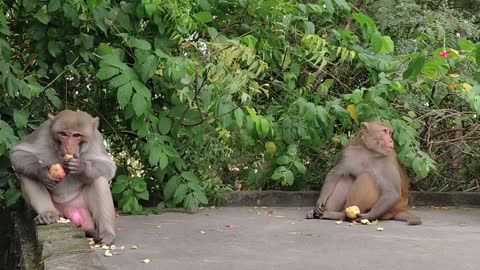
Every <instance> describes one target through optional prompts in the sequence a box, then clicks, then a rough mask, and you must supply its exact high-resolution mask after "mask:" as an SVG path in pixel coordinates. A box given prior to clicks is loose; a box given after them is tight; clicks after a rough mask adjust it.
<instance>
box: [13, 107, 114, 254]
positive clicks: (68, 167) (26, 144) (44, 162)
mask: <svg viewBox="0 0 480 270" xmlns="http://www.w3.org/2000/svg"><path fill="white" fill-rule="evenodd" d="M49 118H50V119H49V120H47V121H45V123H43V124H42V125H41V126H40V127H38V128H37V129H36V130H35V131H34V132H33V133H32V134H30V135H28V136H27V137H25V138H24V139H23V140H22V141H21V142H20V143H19V144H17V145H16V146H15V147H14V148H13V149H12V150H11V152H10V160H11V162H12V165H13V168H14V170H15V173H16V174H17V176H18V178H19V181H20V185H21V191H22V197H23V198H24V199H25V201H26V202H27V203H28V204H29V205H30V206H31V207H32V208H33V209H34V210H35V211H36V213H37V214H38V215H37V216H36V217H35V219H34V221H35V224H37V225H46V224H50V223H54V222H56V221H57V220H58V219H59V217H60V216H63V217H65V218H68V219H70V220H71V221H72V223H73V224H74V225H75V226H77V227H80V228H82V229H83V230H84V231H85V232H86V233H87V234H88V235H91V236H93V237H94V239H95V240H96V241H97V242H103V243H105V244H107V245H110V244H112V243H113V241H114V240H115V209H114V206H113V199H112V194H111V192H110V186H109V181H110V180H111V179H112V178H113V177H114V176H115V171H116V166H115V163H114V162H113V160H112V159H111V158H110V156H109V155H108V153H107V151H106V149H105V146H104V144H103V136H102V134H101V133H100V132H99V131H98V124H99V120H98V118H93V117H92V116H90V115H89V114H88V113H85V112H79V111H77V112H74V111H70V110H64V111H62V112H60V113H58V114H57V115H56V116H49ZM65 156H68V159H66V160H65V159H64V157H65ZM54 164H61V165H62V167H63V168H64V169H65V171H66V176H65V178H63V179H56V178H54V176H52V175H51V174H50V167H51V166H52V165H54Z"/></svg>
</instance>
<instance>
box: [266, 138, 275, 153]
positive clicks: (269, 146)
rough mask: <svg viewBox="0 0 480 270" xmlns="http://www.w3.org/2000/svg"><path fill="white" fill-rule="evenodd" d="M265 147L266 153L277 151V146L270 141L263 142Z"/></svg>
mask: <svg viewBox="0 0 480 270" xmlns="http://www.w3.org/2000/svg"><path fill="white" fill-rule="evenodd" d="M265 149H266V150H267V152H268V153H270V154H272V155H273V154H275V152H277V146H276V145H275V143H274V142H272V141H268V142H265Z"/></svg>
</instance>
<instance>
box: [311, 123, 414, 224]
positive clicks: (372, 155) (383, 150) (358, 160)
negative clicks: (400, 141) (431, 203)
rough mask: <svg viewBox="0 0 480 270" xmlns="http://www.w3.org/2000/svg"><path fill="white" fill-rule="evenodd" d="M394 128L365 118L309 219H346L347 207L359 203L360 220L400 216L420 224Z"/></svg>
mask: <svg viewBox="0 0 480 270" xmlns="http://www.w3.org/2000/svg"><path fill="white" fill-rule="evenodd" d="M392 132H393V130H392V129H391V128H390V127H388V126H387V125H386V124H384V123H382V122H380V121H373V122H363V123H362V124H361V130H360V132H359V133H358V134H357V135H356V136H355V137H354V138H353V139H351V140H350V141H349V143H348V145H347V146H346V147H345V148H344V149H343V150H342V151H341V153H340V156H339V158H338V159H337V162H336V164H335V166H334V167H333V169H331V170H330V171H329V173H328V174H327V177H326V178H325V182H324V185H323V187H322V189H321V191H320V196H319V198H318V201H317V203H316V204H315V207H314V209H313V210H311V211H309V212H308V213H307V219H311V218H321V219H339V220H345V219H346V215H345V211H344V210H345V208H346V207H348V206H354V205H355V206H358V207H359V209H360V214H359V215H358V220H361V219H368V220H375V219H380V220H389V219H394V220H399V221H406V222H407V223H408V224H409V225H419V224H421V223H422V221H421V219H420V218H419V217H417V216H415V215H413V214H411V213H409V212H407V208H408V175H407V172H406V170H405V168H404V167H403V166H402V164H401V163H400V161H399V160H398V157H397V154H396V153H395V150H394V142H393V139H392Z"/></svg>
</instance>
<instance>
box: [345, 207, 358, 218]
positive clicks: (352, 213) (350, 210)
mask: <svg viewBox="0 0 480 270" xmlns="http://www.w3.org/2000/svg"><path fill="white" fill-rule="evenodd" d="M345 214H346V215H347V217H348V218H349V219H356V218H357V216H358V214H360V208H358V206H355V205H352V206H349V207H347V209H345Z"/></svg>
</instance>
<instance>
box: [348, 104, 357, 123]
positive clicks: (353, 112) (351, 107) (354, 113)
mask: <svg viewBox="0 0 480 270" xmlns="http://www.w3.org/2000/svg"><path fill="white" fill-rule="evenodd" d="M347 111H348V112H349V113H350V117H352V119H353V120H358V113H357V110H356V109H355V104H350V105H348V106H347Z"/></svg>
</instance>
